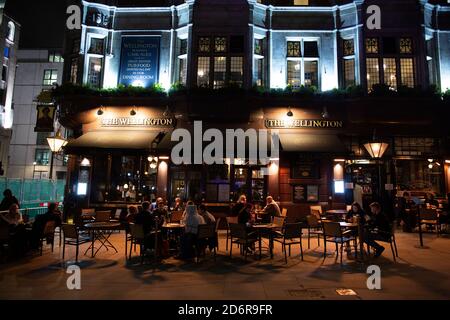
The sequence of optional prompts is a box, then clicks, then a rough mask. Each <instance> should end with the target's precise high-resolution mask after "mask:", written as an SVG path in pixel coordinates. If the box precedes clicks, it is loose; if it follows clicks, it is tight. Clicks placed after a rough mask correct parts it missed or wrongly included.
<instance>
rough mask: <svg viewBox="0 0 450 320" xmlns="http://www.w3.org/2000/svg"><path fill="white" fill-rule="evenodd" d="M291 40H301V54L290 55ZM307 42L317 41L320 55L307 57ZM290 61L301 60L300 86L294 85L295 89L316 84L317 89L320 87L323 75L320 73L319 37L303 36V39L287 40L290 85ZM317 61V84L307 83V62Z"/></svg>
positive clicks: (287, 80) (292, 40) (318, 49)
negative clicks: (307, 84)
mask: <svg viewBox="0 0 450 320" xmlns="http://www.w3.org/2000/svg"><path fill="white" fill-rule="evenodd" d="M289 42H299V43H300V55H299V56H290V55H289V49H288V47H289V44H288V43H289ZM305 42H316V43H317V51H318V52H317V54H318V57H305V46H304V44H305ZM289 61H298V62H300V86H292V87H293V88H295V89H298V88H300V87H301V86H305V87H311V86H315V87H316V88H317V89H319V88H320V85H321V75H320V72H319V70H320V66H321V65H320V42H319V39H317V38H313V39H312V38H301V39H289V38H288V39H287V42H286V84H288V85H289V71H288V70H289V67H288V64H289V63H288V62H289ZM310 61H312V62H316V63H317V85H309V86H306V85H305V62H310Z"/></svg>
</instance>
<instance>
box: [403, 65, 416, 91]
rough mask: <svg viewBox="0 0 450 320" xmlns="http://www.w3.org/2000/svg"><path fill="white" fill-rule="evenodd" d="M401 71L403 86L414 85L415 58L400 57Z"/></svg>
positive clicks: (411, 86)
mask: <svg viewBox="0 0 450 320" xmlns="http://www.w3.org/2000/svg"><path fill="white" fill-rule="evenodd" d="M400 72H401V81H402V86H407V87H410V88H413V87H414V64H413V59H400Z"/></svg>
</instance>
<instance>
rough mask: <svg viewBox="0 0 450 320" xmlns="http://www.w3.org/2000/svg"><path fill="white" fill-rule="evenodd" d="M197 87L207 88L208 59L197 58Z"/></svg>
mask: <svg viewBox="0 0 450 320" xmlns="http://www.w3.org/2000/svg"><path fill="white" fill-rule="evenodd" d="M197 86H199V87H208V86H209V57H198V66H197Z"/></svg>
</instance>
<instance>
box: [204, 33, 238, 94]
mask: <svg viewBox="0 0 450 320" xmlns="http://www.w3.org/2000/svg"><path fill="white" fill-rule="evenodd" d="M211 46H212V48H211ZM197 52H198V57H197V86H199V87H210V86H212V87H213V88H215V89H218V88H222V87H225V86H226V85H227V84H233V85H238V86H242V85H243V79H244V58H243V56H244V37H243V36H230V37H226V36H216V37H200V38H199V40H198V48H197Z"/></svg>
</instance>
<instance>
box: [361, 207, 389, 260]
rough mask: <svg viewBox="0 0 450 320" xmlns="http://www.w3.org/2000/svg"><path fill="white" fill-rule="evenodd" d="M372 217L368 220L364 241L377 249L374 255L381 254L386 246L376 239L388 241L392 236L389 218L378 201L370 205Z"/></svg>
mask: <svg viewBox="0 0 450 320" xmlns="http://www.w3.org/2000/svg"><path fill="white" fill-rule="evenodd" d="M370 210H371V212H372V217H371V219H370V220H369V221H367V225H366V230H365V233H364V243H366V244H367V245H369V246H371V247H373V248H374V249H375V254H374V257H375V258H377V257H379V256H381V254H382V253H383V251H384V247H383V246H381V245H379V244H378V243H377V242H376V240H380V241H388V240H389V238H390V236H391V232H392V230H391V225H390V223H389V219H388V217H387V216H386V214H385V213H384V212H382V211H381V206H380V204H379V203H378V202H374V203H372V204H371V205H370Z"/></svg>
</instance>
